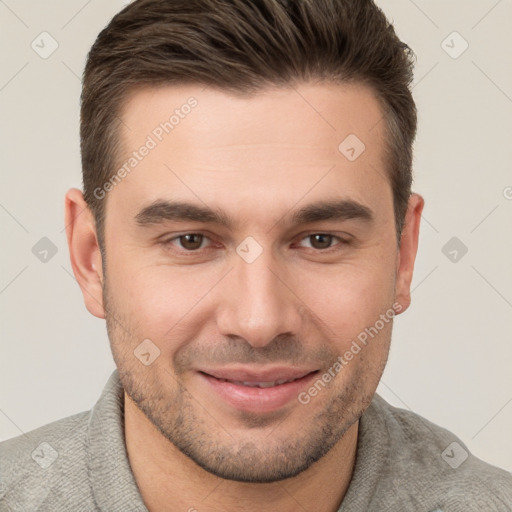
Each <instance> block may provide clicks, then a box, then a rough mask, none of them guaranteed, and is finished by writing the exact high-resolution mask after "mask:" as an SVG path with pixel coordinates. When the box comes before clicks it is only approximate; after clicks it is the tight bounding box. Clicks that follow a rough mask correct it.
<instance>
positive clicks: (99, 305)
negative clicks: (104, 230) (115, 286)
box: [65, 188, 105, 318]
mask: <svg viewBox="0 0 512 512" xmlns="http://www.w3.org/2000/svg"><path fill="white" fill-rule="evenodd" d="M65 222H66V236H67V240H68V248H69V257H70V260H71V266H72V268H73V273H74V274H75V278H76V280H77V282H78V284H79V286H80V289H81V290H82V295H83V297H84V302H85V306H86V307H87V309H88V310H89V312H90V313H91V314H92V315H94V316H97V317H98V318H105V313H104V309H103V267H102V261H101V252H100V248H99V245H98V239H97V236H96V226H95V222H94V216H93V214H92V212H91V210H90V209H89V207H88V206H87V203H86V202H85V200H84V197H83V194H82V192H81V191H80V190H78V189H76V188H73V189H70V190H69V191H68V192H67V194H66V200H65Z"/></svg>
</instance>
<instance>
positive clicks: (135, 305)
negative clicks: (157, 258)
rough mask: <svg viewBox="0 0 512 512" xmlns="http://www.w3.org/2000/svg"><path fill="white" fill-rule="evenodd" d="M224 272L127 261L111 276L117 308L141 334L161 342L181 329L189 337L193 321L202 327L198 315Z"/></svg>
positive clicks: (181, 336)
mask: <svg viewBox="0 0 512 512" xmlns="http://www.w3.org/2000/svg"><path fill="white" fill-rule="evenodd" d="M118 261H119V260H118ZM128 267H129V268H128ZM221 276H222V273H219V272H217V270H214V269H212V268H209V269H207V268H206V267H204V268H203V269H200V268H199V267H196V268H195V269H194V270H191V269H190V268H188V269H185V268H178V267H172V266H170V265H153V264H152V265H135V264H134V265H133V266H128V265H127V264H125V265H124V266H122V265H119V266H118V267H116V268H115V269H112V270H111V271H110V272H109V273H108V280H109V287H110V293H111V294H112V295H113V296H114V298H115V306H116V310H117V312H118V313H119V314H121V315H122V316H123V317H124V318H126V319H127V321H128V323H129V324H130V325H131V326H132V329H133V330H134V331H135V332H136V334H137V336H138V337H140V336H142V337H143V338H146V337H147V338H150V339H153V340H155V342H158V340H164V339H168V338H173V337H176V336H177V335H178V333H179V336H180V338H186V336H187V332H188V330H190V329H191V328H192V326H193V325H195V326H196V328H197V327H198V326H197V315H198V314H199V312H200V311H201V310H202V309H203V307H204V306H203V305H204V304H206V303H207V302H208V301H207V296H208V293H209V291H210V290H211V289H213V288H214V286H215V283H216V282H217V281H218V280H219V278H220V277H221ZM205 299H206V300H205ZM114 313H115V312H114ZM192 317H193V318H194V322H192V324H191V323H190V319H191V318H192ZM190 334H192V333H190Z"/></svg>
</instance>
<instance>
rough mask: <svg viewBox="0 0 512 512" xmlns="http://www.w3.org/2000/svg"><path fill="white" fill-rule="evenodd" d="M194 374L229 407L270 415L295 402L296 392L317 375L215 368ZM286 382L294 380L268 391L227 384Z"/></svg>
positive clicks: (297, 371) (301, 371)
mask: <svg viewBox="0 0 512 512" xmlns="http://www.w3.org/2000/svg"><path fill="white" fill-rule="evenodd" d="M197 374H198V376H199V377H200V378H201V379H202V380H203V382H205V383H206V385H207V386H208V388H209V390H212V391H214V392H215V393H216V394H217V395H218V396H219V397H220V398H221V399H222V400H223V401H224V402H227V403H228V404H229V405H231V406H232V407H234V408H236V409H238V410H241V411H246V412H253V413H270V412H274V411H276V410H278V409H280V408H282V407H284V406H285V405H286V404H288V403H289V402H290V401H292V400H296V399H297V396H298V395H299V393H300V392H301V391H302V390H303V389H305V388H306V387H307V386H308V385H309V384H310V382H311V381H312V380H313V379H314V378H315V377H316V376H317V374H318V370H304V369H293V368H274V369H269V370H262V371H258V372H256V371H252V370H245V369H229V370H228V369H222V370H220V369H219V370H208V371H206V370H204V371H203V370H202V371H199V372H198V373H197ZM222 379H228V380H222ZM290 379H295V380H293V381H291V382H286V383H284V384H278V385H276V386H273V387H268V388H259V387H250V386H244V385H241V384H237V383H236V382H229V381H237V382H273V381H276V380H290Z"/></svg>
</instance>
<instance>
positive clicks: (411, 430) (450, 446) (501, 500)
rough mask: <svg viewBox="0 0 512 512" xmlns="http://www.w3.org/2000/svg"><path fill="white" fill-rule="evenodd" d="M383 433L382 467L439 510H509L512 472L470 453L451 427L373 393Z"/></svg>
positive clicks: (511, 504) (511, 502)
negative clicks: (384, 461)
mask: <svg viewBox="0 0 512 512" xmlns="http://www.w3.org/2000/svg"><path fill="white" fill-rule="evenodd" d="M372 405H373V407H374V408H375V410H376V411H377V412H378V414H379V416H380V417H381V418H382V419H383V420H384V423H385V425H386V430H387V436H388V439H389V450H388V459H389V460H388V464H387V468H388V471H391V472H393V475H390V476H392V477H394V478H395V479H398V480H400V479H401V478H403V480H404V481H406V482H408V483H409V486H410V488H412V489H413V492H416V493H417V495H418V496H425V499H426V500H427V499H435V500H437V502H438V503H439V504H440V505H442V506H440V507H439V508H440V509H441V510H443V511H445V512H447V511H451V510H453V511H458V510H461V511H462V510H465V511H471V510H493V511H503V512H505V511H507V512H509V511H510V510H512V475H511V474H510V473H508V472H506V471H504V470H502V469H499V468H497V467H495V466H492V465H490V464H487V463H486V462H484V461H482V460H480V459H479V458H477V457H475V456H474V455H472V454H471V453H470V451H469V449H468V448H467V446H466V445H465V444H464V443H463V442H462V441H461V440H460V439H459V438H458V437H457V436H455V435H454V434H453V433H451V432H450V431H448V430H446V429H445V428H442V427H440V426H438V425H436V424H434V423H432V422H430V421H428V420H427V419H425V418H423V417H422V416H420V415H419V414H416V413H414V412H411V411H408V410H404V409H399V408H396V407H393V406H391V405H390V404H388V403H387V402H386V401H385V400H384V399H382V398H381V397H379V396H378V395H376V396H375V397H374V401H373V402H372Z"/></svg>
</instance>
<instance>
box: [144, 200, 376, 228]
mask: <svg viewBox="0 0 512 512" xmlns="http://www.w3.org/2000/svg"><path fill="white" fill-rule="evenodd" d="M350 219H358V220H362V221H364V222H366V223H371V222H373V220H374V219H375V216H374V213H373V211H372V210H371V209H370V208H368V207H367V206H365V205H363V204H361V203H358V202H357V201H354V200H350V199H342V200H331V201H319V202H316V203H312V204H309V205H307V206H304V207H302V208H300V209H299V210H297V211H295V212H294V213H293V214H292V217H291V220H290V221H289V223H290V224H292V225H301V224H309V223H313V222H321V221H326V220H333V221H344V220H350ZM280 220H282V219H280ZM135 221H136V222H137V224H138V225H140V226H147V225H153V224H160V223H163V222H165V221H175V222H186V221H192V222H201V223H205V224H207V223H208V224H218V225H220V226H224V227H226V228H228V229H231V228H233V226H234V225H235V221H234V219H233V218H231V217H230V216H229V215H227V214H226V213H224V212H222V211H219V210H214V209H211V208H209V207H207V206H200V205H196V204H193V203H187V202H182V201H166V200H157V201H155V202H154V203H152V204H150V205H148V206H146V207H144V208H142V209H141V210H140V211H139V213H137V215H136V216H135ZM278 222H280V221H278ZM287 223H288V222H287ZM276 224H277V222H276Z"/></svg>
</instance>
